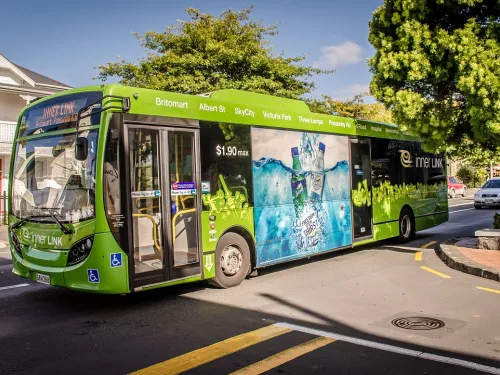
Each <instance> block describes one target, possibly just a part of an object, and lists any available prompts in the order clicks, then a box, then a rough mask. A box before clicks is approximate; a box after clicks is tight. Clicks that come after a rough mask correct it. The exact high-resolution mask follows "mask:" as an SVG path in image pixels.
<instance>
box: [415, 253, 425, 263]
mask: <svg viewBox="0 0 500 375" xmlns="http://www.w3.org/2000/svg"><path fill="white" fill-rule="evenodd" d="M422 254H423V252H421V251H417V252H416V253H415V260H416V261H417V262H420V261H421V260H422Z"/></svg>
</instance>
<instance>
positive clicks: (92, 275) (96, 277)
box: [87, 270, 99, 284]
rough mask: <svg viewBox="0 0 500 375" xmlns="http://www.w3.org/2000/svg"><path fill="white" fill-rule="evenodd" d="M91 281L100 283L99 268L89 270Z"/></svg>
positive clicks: (88, 274)
mask: <svg viewBox="0 0 500 375" xmlns="http://www.w3.org/2000/svg"><path fill="white" fill-rule="evenodd" d="M87 276H88V279H89V283H95V284H97V283H99V270H87Z"/></svg>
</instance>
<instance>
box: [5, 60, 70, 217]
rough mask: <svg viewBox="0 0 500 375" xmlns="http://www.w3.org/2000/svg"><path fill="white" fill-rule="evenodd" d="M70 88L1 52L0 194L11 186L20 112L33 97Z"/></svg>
mask: <svg viewBox="0 0 500 375" xmlns="http://www.w3.org/2000/svg"><path fill="white" fill-rule="evenodd" d="M69 88H71V87H70V86H68V85H65V84H64V83H61V82H58V81H56V80H53V79H51V78H48V77H45V76H43V75H41V74H38V73H35V72H33V71H31V70H29V69H26V68H23V67H22V66H19V65H16V64H14V63H12V62H10V61H9V60H7V59H6V58H5V57H4V56H2V55H1V54H0V193H3V192H6V191H7V189H8V179H9V168H10V154H11V152H12V142H13V139H14V132H15V128H16V123H17V120H18V116H19V113H20V112H21V110H22V109H23V108H24V107H25V106H26V105H27V104H29V103H30V102H31V101H32V100H33V99H36V98H40V97H43V96H47V95H51V94H54V93H56V92H59V91H63V90H67V89H69ZM2 209H3V207H2Z"/></svg>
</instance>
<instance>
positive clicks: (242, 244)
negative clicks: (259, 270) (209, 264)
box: [210, 227, 256, 289]
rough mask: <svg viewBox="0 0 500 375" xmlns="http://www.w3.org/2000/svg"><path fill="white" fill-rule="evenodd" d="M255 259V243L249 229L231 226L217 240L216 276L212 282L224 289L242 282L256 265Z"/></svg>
mask: <svg viewBox="0 0 500 375" xmlns="http://www.w3.org/2000/svg"><path fill="white" fill-rule="evenodd" d="M255 260H256V257H255V243H254V242H253V238H252V236H251V234H250V233H249V232H248V230H246V229H244V228H241V227H232V228H229V229H228V230H226V231H225V232H224V233H223V234H222V236H221V237H220V238H219V241H218V242H217V246H216V248H215V277H214V278H213V279H211V280H210V283H211V284H212V285H214V286H216V287H218V288H224V289H226V288H231V287H233V286H237V285H239V284H241V282H242V281H243V280H244V279H245V278H246V277H247V276H248V274H249V273H250V272H251V270H252V268H253V267H254V266H255V263H254V262H255Z"/></svg>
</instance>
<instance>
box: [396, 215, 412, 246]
mask: <svg viewBox="0 0 500 375" xmlns="http://www.w3.org/2000/svg"><path fill="white" fill-rule="evenodd" d="M414 235H415V227H414V220H413V213H412V212H411V210H409V209H408V208H404V209H403V210H401V214H400V215H399V237H398V240H399V242H401V243H405V242H408V241H410V240H411V239H412V238H413V236H414Z"/></svg>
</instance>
